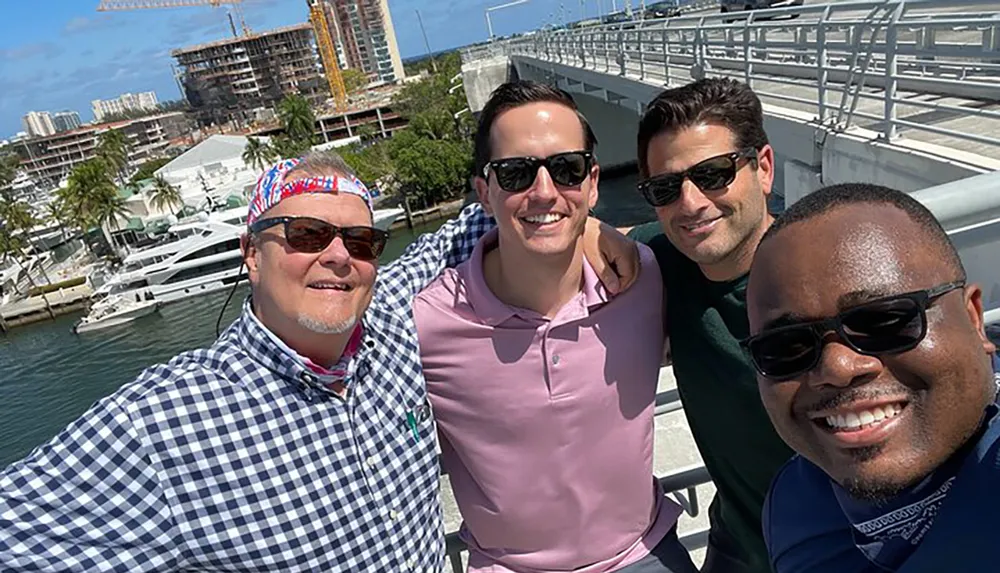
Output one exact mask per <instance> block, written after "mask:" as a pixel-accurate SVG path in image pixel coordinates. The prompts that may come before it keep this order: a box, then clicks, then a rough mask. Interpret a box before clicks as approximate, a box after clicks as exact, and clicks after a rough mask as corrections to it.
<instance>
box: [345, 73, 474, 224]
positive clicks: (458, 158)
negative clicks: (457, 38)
mask: <svg viewBox="0 0 1000 573" xmlns="http://www.w3.org/2000/svg"><path fill="white" fill-rule="evenodd" d="M426 62H427V64H428V66H429V65H430V62H429V60H426ZM436 63H437V66H438V73H436V74H433V75H431V76H430V77H428V78H426V79H424V80H422V81H419V82H416V83H411V84H407V85H406V86H405V87H403V89H402V90H400V92H399V93H398V94H396V97H394V98H393V103H392V108H393V110H395V111H396V112H397V113H399V114H400V115H401V116H403V117H404V118H406V119H407V121H408V122H409V125H408V126H407V127H406V128H404V129H401V130H398V131H396V133H395V134H394V135H393V137H391V138H389V139H377V138H375V137H374V135H375V134H374V133H373V131H374V129H367V128H368V126H362V127H361V128H359V129H358V130H356V133H357V135H359V136H360V137H361V140H362V142H361V144H360V145H355V146H352V147H350V148H347V149H341V150H338V151H339V153H340V155H341V156H342V157H343V158H344V160H345V161H346V162H347V163H348V165H350V166H351V167H352V168H353V169H354V170H355V171H356V172H357V174H358V177H359V178H361V180H362V181H365V182H366V183H368V184H378V185H379V186H380V187H381V188H382V190H383V191H384V192H386V193H392V192H394V191H396V190H400V191H402V192H403V193H404V194H405V195H406V196H407V197H408V198H409V199H410V200H411V201H417V202H418V203H423V204H424V205H425V206H426V205H431V204H434V203H437V202H440V201H447V200H449V199H453V198H456V197H459V196H461V194H462V192H463V191H464V189H465V185H466V181H467V179H468V176H469V173H470V172H471V169H472V141H471V138H470V134H471V133H472V132H473V131H474V129H475V124H474V122H473V119H472V116H471V114H469V113H468V112H467V111H463V110H465V108H466V107H467V104H466V100H465V92H464V91H463V89H462V88H461V87H459V88H457V89H455V90H454V92H452V93H448V91H449V90H450V89H452V88H453V87H454V86H455V85H456V84H452V83H451V81H450V80H451V78H452V77H454V76H455V75H456V74H458V73H459V71H460V69H461V61H460V59H459V57H458V54H457V53H453V54H445V55H444V56H438V57H437V61H436ZM459 112H462V113H461V114H460V113H459ZM456 115H458V116H459V117H458V118H457V119H456V117H455V116H456Z"/></svg>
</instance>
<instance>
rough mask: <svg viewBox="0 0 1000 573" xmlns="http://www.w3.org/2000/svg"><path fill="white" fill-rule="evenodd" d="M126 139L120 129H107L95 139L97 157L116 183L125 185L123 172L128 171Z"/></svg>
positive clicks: (128, 146)
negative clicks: (102, 161)
mask: <svg viewBox="0 0 1000 573" xmlns="http://www.w3.org/2000/svg"><path fill="white" fill-rule="evenodd" d="M129 148H130V145H129V142H128V137H126V135H125V132H123V131H122V130H120V129H109V130H108V131H105V132H104V133H102V134H101V135H99V136H98V138H97V156H98V157H100V158H101V159H103V160H104V163H105V165H106V166H107V167H108V169H110V173H111V174H112V175H113V176H117V177H118V183H119V184H120V185H122V186H124V185H125V170H126V169H128V152H129Z"/></svg>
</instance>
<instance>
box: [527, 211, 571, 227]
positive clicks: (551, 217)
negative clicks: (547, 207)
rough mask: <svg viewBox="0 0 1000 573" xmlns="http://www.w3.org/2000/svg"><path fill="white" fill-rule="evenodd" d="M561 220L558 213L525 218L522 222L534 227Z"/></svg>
mask: <svg viewBox="0 0 1000 573" xmlns="http://www.w3.org/2000/svg"><path fill="white" fill-rule="evenodd" d="M562 218H563V216H562V215H560V214H558V213H545V214H543V215H531V216H530V217H525V218H524V220H525V221H527V222H529V223H535V224H536V225H545V224H547V223H555V222H556V221H559V220H560V219H562Z"/></svg>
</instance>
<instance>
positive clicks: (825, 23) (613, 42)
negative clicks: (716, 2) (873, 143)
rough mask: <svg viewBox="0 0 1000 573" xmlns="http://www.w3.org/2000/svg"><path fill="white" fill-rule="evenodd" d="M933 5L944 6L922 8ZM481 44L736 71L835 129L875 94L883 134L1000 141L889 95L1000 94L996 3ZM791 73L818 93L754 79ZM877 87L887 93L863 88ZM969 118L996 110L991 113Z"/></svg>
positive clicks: (747, 16) (647, 75)
mask: <svg viewBox="0 0 1000 573" xmlns="http://www.w3.org/2000/svg"><path fill="white" fill-rule="evenodd" d="M940 8H947V9H948V10H950V12H948V13H933V12H928V10H932V9H940ZM956 10H960V11H956ZM793 17H794V19H792V18H793ZM487 48H488V50H489V53H490V54H491V55H494V56H508V57H510V56H518V57H528V58H532V59H537V60H542V61H548V62H553V63H559V64H562V65H566V66H571V67H579V68H584V69H589V70H594V71H598V72H601V73H609V74H617V75H622V76H627V77H630V78H632V79H638V80H639V81H646V82H650V81H652V82H654V83H660V82H662V83H660V85H664V84H666V85H670V84H671V81H672V80H673V76H674V74H672V73H671V71H672V70H689V71H691V76H692V77H700V75H701V74H709V75H732V76H734V77H739V76H742V78H741V79H743V80H744V81H748V83H751V85H753V87H754V89H755V90H756V91H757V92H758V93H759V94H760V95H762V96H767V97H773V98H775V99H779V100H784V101H795V102H798V103H803V100H805V101H807V102H809V103H811V104H812V105H814V106H815V108H816V110H817V119H818V120H819V121H821V122H824V123H826V122H827V120H832V123H833V127H834V128H836V129H841V130H843V129H848V128H850V127H852V126H853V125H854V124H855V123H856V120H857V119H858V118H863V119H868V118H871V116H872V114H871V110H869V112H868V113H863V112H861V111H860V110H859V109H858V107H859V102H860V101H861V100H863V99H878V100H881V101H883V102H884V103H883V106H882V108H883V109H882V110H881V115H880V116H879V117H876V118H875V119H876V120H877V121H879V122H880V126H879V130H880V133H881V135H882V136H883V137H884V138H886V139H893V138H895V137H897V130H898V128H899V127H901V126H903V127H906V128H907V129H909V130H922V131H926V132H928V133H937V134H944V135H948V136H951V137H955V138H958V139H967V140H969V141H975V142H978V143H986V144H988V145H992V146H1000V138H997V137H993V136H989V135H978V136H971V134H966V133H963V132H959V131H954V130H949V129H946V128H944V127H934V126H925V125H923V124H917V123H914V122H907V121H904V120H899V119H897V117H896V116H897V114H898V109H899V107H900V106H905V105H910V104H912V105H917V106H920V107H931V106H934V105H938V106H940V107H938V108H937V109H938V111H946V112H948V113H959V112H958V111H957V106H947V105H945V104H933V103H932V104H928V103H926V102H922V101H914V102H911V101H909V100H908V99H907V98H906V97H902V96H900V95H899V94H898V93H897V92H904V93H905V92H909V93H921V94H923V93H926V94H934V95H941V96H945V97H957V98H965V99H969V100H976V101H996V100H998V99H1000V97H998V95H997V94H1000V9H998V4H997V3H996V2H995V0H993V1H989V0H877V1H869V0H863V1H855V2H837V3H832V4H810V5H804V6H796V7H788V8H777V9H769V10H753V11H749V12H729V13H726V14H708V13H701V14H695V15H682V16H678V17H674V18H666V19H659V20H646V21H636V22H625V23H618V24H605V25H599V26H590V27H586V28H579V29H574V30H554V31H546V32H538V33H535V34H534V35H532V36H527V37H521V38H515V39H512V40H506V41H501V42H496V43H494V44H491V45H490V46H488V47H487ZM477 50H481V48H477V49H476V50H467V51H465V52H463V59H464V61H466V62H470V61H473V60H475V59H478V58H480V57H481V55H482V53H483V52H482V51H477ZM791 81H796V83H795V84H794V85H797V86H800V87H810V88H815V90H816V93H815V98H813V99H806V98H802V97H795V96H790V95H789V94H787V93H781V92H779V91H777V90H776V89H774V88H772V89H771V90H770V91H768V89H766V87H767V86H764V88H765V89H761V88H760V87H758V86H757V85H754V83H755V82H769V83H774V84H778V85H780V84H783V83H786V82H791ZM878 89H881V90H884V91H883V92H879V93H878V95H875V94H873V93H870V91H869V90H878ZM831 92H832V93H838V92H839V94H840V95H841V99H842V101H841V105H840V107H839V110H838V111H837V112H836V113H835V114H834V117H831V111H832V110H831V108H832V107H833V106H830V105H829V102H828V101H827V96H828V94H830V93H831ZM799 95H801V94H799ZM984 111H985V110H984ZM970 115H979V116H980V117H983V118H984V119H986V118H989V119H994V117H992V116H993V115H994V114H993V113H990V112H986V113H976V112H970Z"/></svg>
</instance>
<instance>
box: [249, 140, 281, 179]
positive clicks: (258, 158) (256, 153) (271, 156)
mask: <svg viewBox="0 0 1000 573" xmlns="http://www.w3.org/2000/svg"><path fill="white" fill-rule="evenodd" d="M277 159H278V152H276V151H275V150H274V148H273V147H271V144H270V143H268V142H266V141H261V140H260V139H258V138H256V137H248V138H247V145H246V147H245V148H244V149H243V163H245V164H247V165H249V166H251V167H254V168H255V169H257V171H263V170H264V168H265V167H267V166H268V165H270V164H271V163H273V162H275V161H277Z"/></svg>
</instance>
